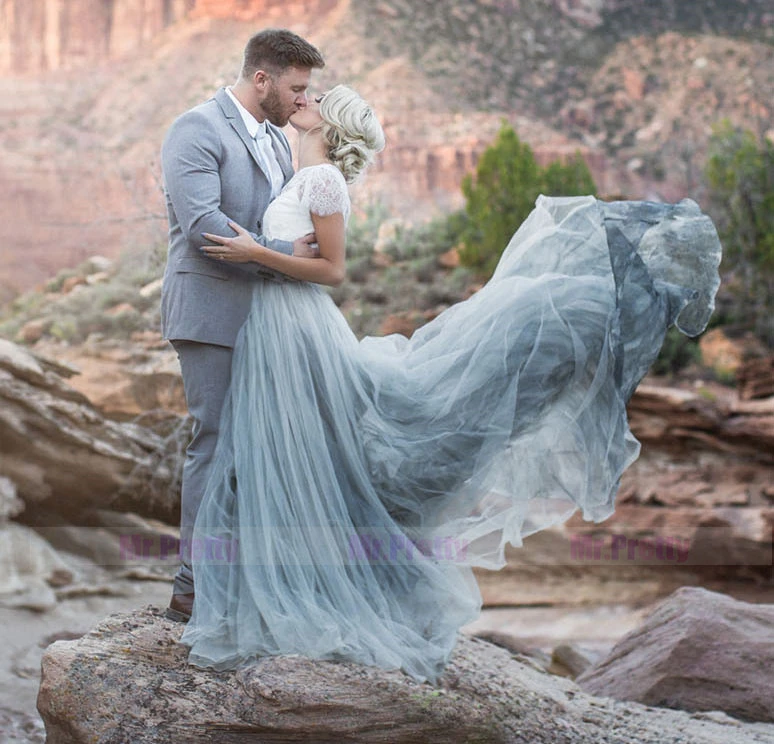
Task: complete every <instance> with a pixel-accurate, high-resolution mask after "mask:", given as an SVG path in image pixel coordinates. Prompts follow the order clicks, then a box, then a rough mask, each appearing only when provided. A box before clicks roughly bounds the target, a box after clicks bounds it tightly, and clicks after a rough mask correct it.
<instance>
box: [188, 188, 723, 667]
mask: <svg viewBox="0 0 774 744" xmlns="http://www.w3.org/2000/svg"><path fill="white" fill-rule="evenodd" d="M719 259H720V244H719V242H718V240H717V235H716V233H715V231H714V228H713V227H712V224H711V222H710V221H709V220H708V218H706V217H705V216H703V215H702V214H701V212H700V211H699V210H698V207H696V205H695V204H694V203H693V202H688V201H684V202H681V203H680V204H679V205H655V204H647V203H641V202H639V203H638V202H635V203H629V204H625V203H621V204H604V203H602V202H598V201H597V200H595V199H593V198H591V197H587V198H586V197H579V198H572V199H548V198H544V197H541V198H540V199H539V200H538V203H537V205H536V209H535V210H534V212H533V213H532V215H531V216H530V217H529V219H528V220H527V221H526V222H525V223H524V224H523V225H522V227H521V228H520V229H519V231H518V232H517V233H516V235H515V236H514V237H513V239H512V240H511V242H510V244H509V245H508V247H507V248H506V250H505V252H504V254H503V256H502V258H501V260H500V262H499V265H498V267H497V270H496V272H495V274H494V276H493V277H492V279H491V280H490V281H489V282H488V283H487V285H486V286H485V287H484V288H482V289H481V290H480V291H479V292H477V293H476V294H475V295H473V296H472V297H471V298H470V299H468V300H466V301H465V302H461V303H458V304H457V305H454V306H452V307H450V308H449V309H448V310H446V311H444V312H443V313H441V314H440V315H439V316H438V317H437V318H436V319H435V320H433V321H431V322H430V323H428V324H427V325H425V326H424V327H422V328H420V329H419V330H418V331H417V332H416V333H415V334H414V335H413V336H412V338H411V339H406V338H405V337H403V336H400V335H397V334H396V335H392V336H387V337H383V338H377V337H367V338H364V339H363V340H361V341H358V339H357V338H356V337H355V336H354V335H353V333H352V331H351V330H350V328H349V327H348V325H347V323H346V321H345V319H344V317H343V316H342V315H341V313H340V312H339V310H338V309H337V308H336V306H335V305H334V303H333V302H332V301H331V299H330V298H329V296H328V294H327V293H326V292H325V291H324V290H323V289H322V288H320V287H319V286H316V285H312V284H306V283H295V284H277V283H272V282H266V283H265V284H261V285H258V286H256V289H255V295H254V302H253V309H252V312H251V314H250V316H249V318H248V320H247V322H246V324H245V325H244V327H243V329H242V331H241V333H240V337H239V340H238V342H237V347H236V349H235V354H234V361H233V379H232V384H231V389H230V392H229V395H228V397H227V400H226V405H225V407H224V411H223V419H222V433H221V438H220V440H219V442H218V447H217V450H216V454H215V462H214V468H213V476H212V478H211V480H210V483H209V486H208V489H207V493H206V495H205V498H204V501H203V503H202V506H201V509H200V511H199V515H198V519H197V523H196V531H195V540H198V541H199V545H198V554H197V550H195V551H194V575H195V583H196V602H195V606H194V613H193V617H192V619H191V621H190V622H189V624H188V625H187V627H186V629H185V632H184V634H183V638H182V640H183V642H184V643H187V644H188V645H190V646H191V652H190V657H189V658H190V661H191V662H192V663H194V664H197V665H199V666H208V667H214V668H215V669H229V668H233V667H235V666H237V665H239V664H241V663H245V662H249V661H250V659H253V658H255V657H256V656H263V655H272V654H289V653H298V654H303V655H305V656H309V657H312V658H318V659H333V660H344V659H345V660H350V661H357V662H360V663H363V664H374V665H378V666H381V667H384V668H400V669H403V670H404V671H405V672H407V673H408V674H410V675H412V676H413V677H415V678H416V679H420V680H425V679H426V680H431V681H434V680H436V679H437V677H438V675H439V674H440V673H441V672H442V670H443V668H444V666H445V664H446V662H447V661H448V658H449V656H450V655H451V652H452V650H453V647H454V643H455V639H456V634H457V631H458V629H459V628H460V626H462V625H464V624H465V623H467V622H469V621H471V620H473V619H475V617H477V615H478V613H479V611H480V606H481V597H480V594H479V590H478V586H477V584H476V581H475V578H474V576H473V574H472V567H473V566H485V567H488V568H499V567H501V566H502V565H503V563H504V554H503V551H504V548H505V545H506V544H507V543H512V544H513V545H520V544H521V541H522V539H523V538H524V537H525V536H526V535H528V534H530V533H532V532H535V531H537V530H540V529H544V528H545V527H547V526H549V525H551V524H555V523H557V522H559V521H561V520H564V519H566V518H567V517H568V516H570V515H571V514H572V513H573V512H574V511H576V510H578V509H580V510H581V512H582V514H583V517H584V518H585V519H588V520H595V521H601V520H604V519H605V518H607V517H608V516H609V515H610V514H611V513H612V512H613V510H614V500H615V494H616V491H617V488H618V484H619V479H620V476H621V474H622V472H623V471H624V469H625V468H626V467H627V466H628V465H629V464H630V463H631V462H632V461H633V460H634V459H635V458H636V457H637V455H638V452H639V443H638V442H637V440H636V439H635V438H634V437H633V436H632V434H631V432H630V430H629V427H628V423H627V418H626V403H627V401H628V399H629V396H630V395H631V393H632V392H633V390H634V388H635V387H636V385H637V384H638V382H639V380H640V379H641V377H642V376H643V375H644V373H645V371H646V370H647V369H648V367H649V366H650V364H651V363H652V361H653V360H654V359H655V357H656V355H657V354H658V351H659V349H660V346H661V343H662V341H663V336H664V333H665V331H666V329H667V327H668V326H669V325H671V324H672V323H674V322H677V324H678V326H679V327H680V328H681V329H682V330H684V331H686V332H688V333H691V334H695V333H698V332H700V331H701V330H702V329H703V328H704V326H705V325H706V322H707V320H708V318H709V315H710V313H711V312H712V308H713V301H714V295H715V292H716V290H717V286H718V276H717V266H718V263H719Z"/></svg>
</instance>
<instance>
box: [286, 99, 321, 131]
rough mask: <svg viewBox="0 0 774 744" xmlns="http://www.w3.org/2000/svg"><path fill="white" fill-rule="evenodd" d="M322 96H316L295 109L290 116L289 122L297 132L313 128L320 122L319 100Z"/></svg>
mask: <svg viewBox="0 0 774 744" xmlns="http://www.w3.org/2000/svg"><path fill="white" fill-rule="evenodd" d="M321 100H322V96H317V98H315V99H314V100H313V101H309V103H308V104H307V105H306V106H305V107H304V108H302V109H300V110H299V111H296V113H295V114H293V115H292V116H291V117H290V124H291V125H292V127H293V128H294V129H296V130H298V131H299V132H308V131H309V130H310V129H314V128H315V127H316V126H319V125H320V124H321V123H322V120H323V119H322V116H320V101H321Z"/></svg>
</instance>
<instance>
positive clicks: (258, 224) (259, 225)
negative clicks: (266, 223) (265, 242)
mask: <svg viewBox="0 0 774 744" xmlns="http://www.w3.org/2000/svg"><path fill="white" fill-rule="evenodd" d="M255 226H256V227H257V228H258V229H259V230H260V229H261V221H260V220H258V222H256V223H255Z"/></svg>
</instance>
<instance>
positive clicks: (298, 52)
mask: <svg viewBox="0 0 774 744" xmlns="http://www.w3.org/2000/svg"><path fill="white" fill-rule="evenodd" d="M289 67H300V68H303V69H312V68H320V67H325V61H324V60H323V58H322V55H321V54H320V52H319V51H318V50H317V48H316V47H313V46H312V45H311V44H310V43H309V42H308V41H306V39H302V38H301V37H300V36H298V34H294V33H293V32H292V31H288V30H287V29H284V28H268V29H266V30H264V31H259V32H258V33H257V34H255V35H254V36H252V37H251V38H250V40H249V41H248V42H247V46H246V47H245V55H244V60H243V62H242V77H245V78H248V77H252V76H253V75H254V74H255V73H256V72H257V71H258V70H266V72H268V73H270V74H280V73H282V72H283V71H284V70H286V69H288V68H289Z"/></svg>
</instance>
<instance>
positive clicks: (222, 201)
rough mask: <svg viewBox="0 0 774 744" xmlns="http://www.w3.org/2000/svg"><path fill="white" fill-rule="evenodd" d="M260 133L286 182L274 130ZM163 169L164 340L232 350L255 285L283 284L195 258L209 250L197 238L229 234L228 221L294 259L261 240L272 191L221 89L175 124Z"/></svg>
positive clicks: (286, 158)
mask: <svg viewBox="0 0 774 744" xmlns="http://www.w3.org/2000/svg"><path fill="white" fill-rule="evenodd" d="M266 128H267V131H268V133H269V136H270V137H271V141H272V144H273V146H274V152H275V153H276V155H277V160H278V161H279V164H280V167H281V168H282V172H283V174H284V175H285V182H286V183H287V181H288V179H289V178H290V177H291V176H292V175H293V165H292V161H291V153H290V146H289V144H288V141H287V139H286V137H285V135H284V134H283V133H282V131H281V130H280V129H279V128H277V127H275V126H274V125H273V124H271V123H270V122H268V121H267V122H266ZM161 164H162V171H163V175H164V189H165V194H166V201H167V213H168V218H169V254H168V256H167V266H166V270H165V271H164V280H163V286H162V292H161V331H162V334H163V336H164V338H165V339H185V340H189V341H199V342H201V343H208V344H218V345H220V346H231V347H233V346H234V342H235V341H236V336H237V333H238V331H239V328H240V327H241V326H242V324H243V323H244V321H245V319H246V318H247V314H248V312H249V310H250V303H251V298H252V288H253V285H254V283H255V280H256V279H257V278H259V277H270V278H273V279H275V280H276V281H284V278H283V277H282V275H281V274H278V273H276V272H274V271H271V270H270V269H267V268H266V267H262V266H260V265H259V264H257V263H243V264H237V263H227V262H225V261H220V260H218V259H214V258H211V257H209V256H207V254H205V253H204V252H202V251H201V247H202V246H204V245H208V244H209V243H208V241H207V240H205V239H204V238H203V237H202V233H203V232H208V233H212V234H214V235H233V234H234V231H233V230H232V229H231V228H230V227H229V226H228V220H229V219H231V220H233V221H234V222H237V223H238V224H240V225H242V227H244V228H245V229H247V230H248V231H250V232H251V233H253V235H254V237H256V238H257V239H258V240H259V242H261V243H262V244H264V245H268V247H270V248H273V249H274V250H278V251H281V252H283V253H286V254H292V252H293V246H292V244H291V243H288V242H285V241H279V240H277V241H272V242H271V244H267V242H266V241H265V240H263V238H262V236H261V233H262V229H261V220H262V219H263V213H264V212H265V211H266V207H267V206H268V205H269V201H270V196H271V186H270V183H269V178H268V176H267V175H266V174H265V173H264V172H263V170H262V169H261V166H260V164H259V161H258V158H257V156H256V152H255V144H254V141H253V139H252V138H251V137H250V135H249V134H248V132H247V128H246V127H245V124H244V121H243V120H242V117H241V115H240V114H239V111H238V109H237V107H236V106H235V105H234V102H233V101H232V100H231V98H230V97H229V95H228V94H227V93H226V90H225V88H221V89H220V90H219V91H218V92H217V93H216V94H215V96H214V97H213V98H211V99H210V100H209V101H207V102H206V103H203V104H201V105H199V106H196V107H195V108H193V109H191V110H190V111H187V112H186V113H184V114H182V115H181V116H180V117H178V118H177V119H176V120H175V122H174V123H173V124H172V126H171V127H170V129H169V131H168V133H167V136H166V138H165V140H164V144H163V146H162V149H161Z"/></svg>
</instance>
